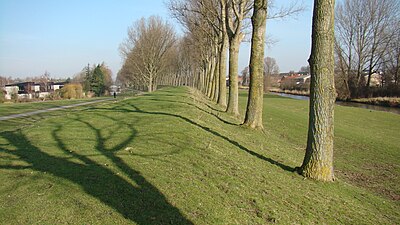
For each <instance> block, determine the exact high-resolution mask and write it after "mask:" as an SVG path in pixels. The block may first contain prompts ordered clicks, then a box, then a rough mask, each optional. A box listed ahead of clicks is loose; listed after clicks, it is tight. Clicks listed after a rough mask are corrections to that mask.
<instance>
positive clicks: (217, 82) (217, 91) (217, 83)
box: [212, 48, 220, 102]
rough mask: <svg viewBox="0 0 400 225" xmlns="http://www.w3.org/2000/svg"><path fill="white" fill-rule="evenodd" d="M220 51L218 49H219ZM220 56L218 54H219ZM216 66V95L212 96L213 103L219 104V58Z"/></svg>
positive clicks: (216, 59)
mask: <svg viewBox="0 0 400 225" xmlns="http://www.w3.org/2000/svg"><path fill="white" fill-rule="evenodd" d="M217 51H218V48H217ZM217 55H218V54H217ZM215 61H216V64H215V68H214V84H215V85H214V94H213V96H212V99H213V101H215V102H218V98H219V88H220V87H219V61H218V58H215Z"/></svg>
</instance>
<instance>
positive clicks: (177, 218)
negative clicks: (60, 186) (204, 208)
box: [0, 117, 193, 224]
mask: <svg viewBox="0 0 400 225" xmlns="http://www.w3.org/2000/svg"><path fill="white" fill-rule="evenodd" d="M109 119H111V117H110V118H109ZM112 119H114V118H112ZM76 120H77V121H79V122H81V123H82V124H84V125H85V126H86V127H87V128H89V129H90V130H92V131H93V133H94V134H95V136H96V146H95V148H96V150H97V151H98V153H100V154H101V155H103V156H105V157H107V158H108V159H109V160H111V162H112V163H113V164H114V165H115V166H116V167H118V168H119V170H120V171H122V172H123V173H124V174H125V175H126V176H127V177H129V180H130V181H131V182H129V181H127V180H126V179H124V178H123V177H121V176H119V175H118V174H116V173H115V172H113V171H112V170H111V169H109V168H108V167H107V165H103V164H100V163H99V162H96V161H94V160H92V159H91V158H89V157H87V156H85V155H81V154H78V153H76V152H73V151H70V150H69V149H68V148H67V146H66V144H65V143H64V142H63V139H62V138H61V137H62V136H61V133H60V132H62V130H63V129H64V128H63V125H61V124H55V129H54V130H53V132H52V137H53V139H54V140H55V141H56V143H57V145H58V148H59V149H60V150H61V151H63V152H64V153H67V154H68V155H69V156H71V157H70V158H75V159H77V160H79V161H80V162H81V163H76V162H72V161H70V160H68V159H66V158H65V157H58V156H54V155H51V154H48V153H46V152H44V151H42V150H41V149H40V148H38V147H36V146H35V145H34V144H33V143H31V141H30V140H29V139H28V138H27V137H26V136H25V135H24V134H23V133H22V132H21V131H14V132H12V131H6V132H2V133H0V136H1V137H2V138H4V139H5V140H7V141H8V142H9V143H10V145H12V146H13V147H12V150H10V149H8V148H7V146H5V147H3V146H0V151H3V152H5V153H7V154H10V155H14V156H16V157H18V158H19V159H20V160H23V161H25V162H26V163H28V164H29V165H30V166H29V168H30V169H33V170H36V171H40V172H46V173H49V174H52V175H53V176H56V177H60V178H63V179H66V180H69V181H71V182H73V183H75V184H77V185H79V186H81V187H82V189H83V190H84V191H85V193H87V194H89V195H91V196H93V197H95V198H96V199H98V200H100V201H101V202H102V203H104V204H106V205H107V206H109V207H111V208H113V209H115V210H116V211H117V212H118V213H120V214H121V215H123V216H124V217H125V218H126V219H129V220H131V221H133V222H135V223H137V224H193V223H192V222H191V221H189V220H188V219H186V218H185V217H184V216H183V215H182V214H181V212H180V211H179V209H177V208H176V207H174V206H172V205H171V204H170V203H169V202H168V200H167V199H166V197H165V196H164V195H163V194H162V193H161V192H160V191H159V190H158V189H157V188H156V187H155V186H153V185H152V184H151V183H150V182H148V181H147V180H146V178H145V177H143V176H142V175H141V174H140V172H139V171H137V170H135V169H133V168H132V167H130V166H129V165H127V164H126V163H125V162H124V161H123V159H121V158H120V157H119V156H117V155H116V152H117V151H118V150H120V149H122V148H124V147H125V146H126V145H127V144H128V143H130V142H131V141H132V139H133V138H134V137H135V135H136V130H135V129H134V128H133V127H132V126H129V129H130V134H129V135H128V136H127V137H126V138H125V139H124V140H122V141H121V142H120V143H119V144H117V145H115V146H114V147H113V148H111V149H107V148H106V147H105V144H104V143H105V141H106V140H107V137H104V136H103V135H102V130H101V129H99V128H96V127H95V126H94V125H93V124H91V123H89V122H87V121H85V120H84V119H82V118H79V117H78V118H77V119H76ZM115 122H118V123H121V121H117V120H115ZM1 168H3V169H13V170H17V169H26V168H27V167H16V166H12V165H5V166H2V167H1ZM132 183H134V184H135V185H133V184H132Z"/></svg>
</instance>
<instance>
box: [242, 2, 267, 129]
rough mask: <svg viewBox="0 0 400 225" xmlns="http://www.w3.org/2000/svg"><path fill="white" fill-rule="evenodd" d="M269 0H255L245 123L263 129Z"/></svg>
mask: <svg viewBox="0 0 400 225" xmlns="http://www.w3.org/2000/svg"><path fill="white" fill-rule="evenodd" d="M267 9H268V0H254V10H253V16H252V17H251V23H252V26H253V33H252V37H251V54H250V66H249V69H250V84H249V97H248V101H247V108H246V116H245V120H244V123H243V125H244V126H248V127H251V128H257V129H262V128H263V124H262V112H263V87H264V82H263V81H264V78H263V72H264V42H265V29H266V20H267Z"/></svg>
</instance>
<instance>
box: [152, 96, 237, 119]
mask: <svg viewBox="0 0 400 225" xmlns="http://www.w3.org/2000/svg"><path fill="white" fill-rule="evenodd" d="M148 100H151V101H157V102H171V103H179V104H185V105H188V106H191V107H194V108H196V109H198V110H200V111H202V112H204V113H207V114H209V115H211V116H213V117H215V118H216V119H218V120H219V121H221V122H223V123H225V124H228V125H232V126H238V125H240V124H236V123H232V122H229V121H226V120H224V119H222V118H221V117H219V116H218V115H215V114H214V113H212V112H208V111H207V110H204V109H202V108H200V107H199V106H197V105H195V104H192V103H189V102H182V101H173V100H164V99H148ZM204 104H205V103H204ZM205 105H207V104H205ZM207 106H208V105H207ZM211 110H214V111H218V110H215V109H213V108H211Z"/></svg>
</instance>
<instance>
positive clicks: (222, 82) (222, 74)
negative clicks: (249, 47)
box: [218, 1, 229, 107]
mask: <svg viewBox="0 0 400 225" xmlns="http://www.w3.org/2000/svg"><path fill="white" fill-rule="evenodd" d="M221 2H222V1H221ZM221 7H222V9H221V15H222V16H221V17H222V18H221V20H222V22H221V24H222V31H221V40H222V42H221V45H220V53H219V92H218V104H219V105H221V106H222V107H226V54H227V50H228V44H229V43H228V41H229V40H228V36H227V33H226V24H225V17H226V11H225V7H226V5H225V4H221Z"/></svg>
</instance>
